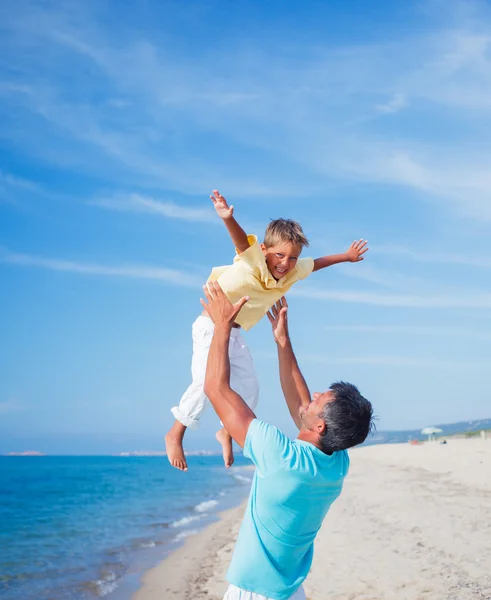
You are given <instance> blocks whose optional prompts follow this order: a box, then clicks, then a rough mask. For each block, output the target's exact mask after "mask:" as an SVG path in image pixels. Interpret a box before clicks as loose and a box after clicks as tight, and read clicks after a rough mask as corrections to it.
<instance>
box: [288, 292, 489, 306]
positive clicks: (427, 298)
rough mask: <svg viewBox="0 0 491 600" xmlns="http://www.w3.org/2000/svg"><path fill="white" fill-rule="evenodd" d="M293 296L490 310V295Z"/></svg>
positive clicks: (380, 303) (337, 300) (355, 293)
mask: <svg viewBox="0 0 491 600" xmlns="http://www.w3.org/2000/svg"><path fill="white" fill-rule="evenodd" d="M290 294H292V295H295V296H302V297H305V298H311V299H314V300H328V301H330V302H351V303H354V304H368V305H372V306H386V307H392V308H430V309H431V308H464V309H485V310H487V309H491V294H469V295H466V296H463V295H457V294H450V293H449V294H448V295H444V296H443V295H441V296H439V295H429V294H428V295H424V296H423V295H422V296H418V295H411V294H378V293H370V292H352V291H341V290H338V291H333V292H331V291H328V290H322V289H318V288H296V289H294V290H292V291H291V292H290Z"/></svg>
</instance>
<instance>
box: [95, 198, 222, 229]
mask: <svg viewBox="0 0 491 600" xmlns="http://www.w3.org/2000/svg"><path fill="white" fill-rule="evenodd" d="M89 204H91V205H93V206H98V207H100V208H106V209H108V210H115V211H123V212H140V213H151V214H156V215H160V216H162V217H166V218H169V219H180V220H183V221H197V222H204V223H213V224H215V225H216V224H219V222H220V221H219V219H218V218H217V216H216V213H215V212H214V211H213V210H209V209H205V208H194V207H186V206H182V205H179V204H175V203H173V202H164V201H161V200H156V199H154V198H150V197H149V196H142V195H140V194H128V195H124V196H116V197H110V198H96V199H95V200H92V201H90V202H89Z"/></svg>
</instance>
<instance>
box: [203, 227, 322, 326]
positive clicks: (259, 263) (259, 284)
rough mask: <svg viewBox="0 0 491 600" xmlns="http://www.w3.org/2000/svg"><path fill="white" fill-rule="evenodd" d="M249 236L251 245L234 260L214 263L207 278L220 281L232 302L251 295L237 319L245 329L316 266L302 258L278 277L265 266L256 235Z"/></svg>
mask: <svg viewBox="0 0 491 600" xmlns="http://www.w3.org/2000/svg"><path fill="white" fill-rule="evenodd" d="M247 239H248V240H249V248H247V250H244V252H242V253H240V254H237V255H236V257H235V259H234V264H233V265H227V266H224V267H214V268H213V269H212V271H211V274H210V276H209V278H208V281H218V283H219V284H220V286H221V287H222V289H223V291H224V292H225V294H226V295H227V297H228V299H229V300H230V302H232V303H235V302H237V301H238V300H240V299H241V298H243V297H244V296H249V298H250V300H249V301H248V302H247V303H246V304H245V305H244V306H243V307H242V310H241V311H240V313H239V314H238V315H237V317H236V319H235V322H236V323H238V324H239V325H240V326H241V327H243V328H244V329H245V330H248V329H250V328H251V327H253V326H254V325H255V324H256V323H258V322H259V321H260V320H261V319H262V318H263V317H264V315H265V314H266V313H267V312H268V310H269V309H270V308H271V307H272V306H273V304H275V302H277V301H278V300H279V299H280V298H281V297H282V296H284V295H285V294H286V292H287V291H288V290H289V289H290V288H291V287H292V285H293V284H294V283H296V282H297V281H298V280H299V279H305V278H306V277H308V276H309V275H310V274H311V273H312V271H313V270H314V260H313V259H312V258H299V259H298V260H297V264H296V266H295V268H294V269H292V270H291V271H290V272H289V273H287V274H286V275H285V277H282V278H281V279H279V280H278V281H276V279H275V278H274V277H273V276H272V275H271V273H270V272H269V269H268V267H267V266H266V258H265V256H264V254H263V251H262V250H261V247H260V246H259V243H258V241H257V237H256V236H255V235H248V236H247Z"/></svg>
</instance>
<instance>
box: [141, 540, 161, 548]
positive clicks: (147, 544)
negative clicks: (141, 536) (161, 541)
mask: <svg viewBox="0 0 491 600" xmlns="http://www.w3.org/2000/svg"><path fill="white" fill-rule="evenodd" d="M156 545H157V544H156V543H155V542H153V541H152V542H143V543H142V544H141V545H140V548H155V546H156Z"/></svg>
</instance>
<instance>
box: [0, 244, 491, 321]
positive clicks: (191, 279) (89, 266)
mask: <svg viewBox="0 0 491 600" xmlns="http://www.w3.org/2000/svg"><path fill="white" fill-rule="evenodd" d="M0 262H3V263H7V264H10V265H17V266H20V267H33V268H42V269H49V270H52V271H60V272H70V273H78V274H83V275H99V276H106V277H126V278H132V279H150V280H160V281H166V282H168V283H171V284H173V285H178V286H182V287H193V288H196V287H198V286H201V285H203V282H204V281H205V279H206V274H207V269H206V268H204V267H203V270H202V273H203V274H202V275H198V274H189V273H186V272H184V271H179V270H176V269H169V268H166V267H158V266H151V265H141V264H123V265H105V264H99V263H87V262H78V261H68V260H63V259H57V258H48V257H43V256H34V255H31V254H22V253H14V252H10V251H9V250H6V249H4V250H3V251H2V252H0ZM290 294H292V295H295V296H299V297H305V298H311V299H314V300H326V301H329V302H349V303H355V304H366V305H372V306H385V307H392V308H422V309H423V308H427V309H434V308H461V309H485V310H487V309H490V308H491V294H469V295H466V296H463V295H457V294H450V293H449V294H448V295H445V296H439V295H424V296H423V295H422V296H418V295H411V294H381V293H367V292H353V291H342V290H337V291H329V290H323V289H319V288H313V287H306V288H302V287H298V288H295V289H294V290H292V291H291V292H290Z"/></svg>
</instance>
